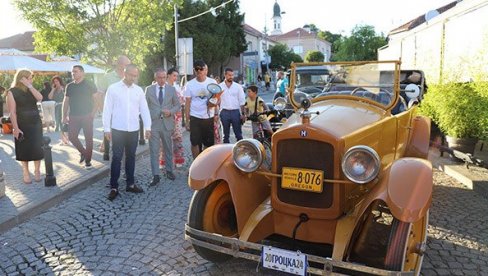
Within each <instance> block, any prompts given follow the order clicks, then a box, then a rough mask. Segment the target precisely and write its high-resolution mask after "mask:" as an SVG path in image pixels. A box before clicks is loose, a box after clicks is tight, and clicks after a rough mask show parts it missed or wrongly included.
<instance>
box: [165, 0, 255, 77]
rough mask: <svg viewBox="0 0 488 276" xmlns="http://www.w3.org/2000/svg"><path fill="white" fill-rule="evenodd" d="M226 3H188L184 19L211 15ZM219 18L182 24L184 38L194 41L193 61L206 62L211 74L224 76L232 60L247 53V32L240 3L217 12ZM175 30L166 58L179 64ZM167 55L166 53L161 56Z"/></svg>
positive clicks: (168, 37) (181, 12)
mask: <svg viewBox="0 0 488 276" xmlns="http://www.w3.org/2000/svg"><path fill="white" fill-rule="evenodd" d="M222 2H223V1H222V0H207V1H192V0H185V1H184V2H183V5H182V6H181V8H180V9H179V17H180V19H185V18H189V17H191V16H194V15H197V14H200V13H202V12H205V11H208V10H209V9H210V8H211V7H216V6H219V5H220V4H222ZM216 13H217V15H216V16H213V15H212V14H211V13H207V14H205V15H202V16H199V17H196V18H193V19H190V20H188V21H184V22H181V23H180V24H179V25H178V27H179V34H178V36H179V37H180V38H183V37H192V38H193V59H194V60H196V59H203V60H204V61H205V62H206V63H207V64H208V65H209V67H210V72H218V74H222V71H223V68H222V67H223V66H224V65H225V64H227V63H228V62H229V60H230V58H231V57H232V56H239V55H240V53H242V52H244V51H245V50H246V47H247V46H246V40H245V35H244V30H243V28H242V26H241V24H242V21H243V19H244V15H243V14H241V13H240V12H239V1H234V2H231V3H228V4H227V5H225V6H224V7H223V8H218V9H216ZM174 43H175V37H174V29H171V30H169V31H168V32H167V33H166V36H165V40H164V54H165V56H166V57H167V59H168V60H169V61H170V62H171V63H173V64H174V63H175V44H174ZM161 54H163V53H161Z"/></svg>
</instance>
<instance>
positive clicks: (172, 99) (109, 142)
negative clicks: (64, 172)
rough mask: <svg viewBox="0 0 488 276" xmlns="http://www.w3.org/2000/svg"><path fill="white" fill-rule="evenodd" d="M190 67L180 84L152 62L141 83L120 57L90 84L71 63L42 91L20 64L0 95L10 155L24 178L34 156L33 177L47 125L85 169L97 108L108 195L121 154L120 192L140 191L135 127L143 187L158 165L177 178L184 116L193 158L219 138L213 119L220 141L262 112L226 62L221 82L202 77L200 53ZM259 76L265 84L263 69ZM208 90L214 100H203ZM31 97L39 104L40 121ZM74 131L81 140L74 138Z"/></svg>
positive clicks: (157, 177)
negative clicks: (141, 149) (145, 169)
mask: <svg viewBox="0 0 488 276" xmlns="http://www.w3.org/2000/svg"><path fill="white" fill-rule="evenodd" d="M193 70H194V78H193V79H191V80H190V81H189V82H188V83H186V85H184V87H180V86H179V85H178V77H179V72H178V71H177V70H176V69H175V68H170V69H169V70H166V69H164V68H156V69H155V70H154V81H153V83H152V84H151V85H149V86H147V87H145V89H143V88H141V87H140V86H139V85H138V84H137V79H138V77H139V68H138V67H137V66H136V65H134V64H131V62H130V59H129V58H128V57H126V56H121V57H119V59H118V60H117V64H116V66H115V69H114V70H113V71H111V72H110V73H107V74H106V75H105V76H104V78H102V79H101V80H100V81H98V82H97V84H95V83H94V82H92V81H91V80H89V79H87V78H86V77H85V72H84V68H83V66H81V65H75V66H73V68H72V71H71V74H72V81H71V82H69V83H67V84H66V85H64V83H63V80H62V79H61V78H60V77H59V76H54V77H53V78H52V79H51V81H50V82H46V83H44V88H43V89H42V90H41V91H38V90H37V89H36V88H34V86H33V85H32V83H33V81H32V77H33V73H32V72H31V71H29V70H19V71H18V72H17V73H16V74H15V77H14V80H13V83H12V86H11V88H10V89H8V90H7V91H6V93H5V95H6V101H7V106H8V109H9V112H10V120H11V123H12V127H13V136H14V141H15V155H16V159H17V160H18V161H20V162H21V164H22V169H23V182H24V183H26V184H29V183H32V178H31V174H30V171H29V162H30V161H33V163H34V180H35V181H41V174H40V161H41V160H42V159H43V151H42V135H43V126H44V127H46V131H47V132H50V131H51V128H54V131H60V132H61V134H62V135H61V137H62V143H63V144H68V143H71V144H72V145H73V146H74V147H75V148H76V149H77V150H78V152H79V157H80V158H79V163H80V164H81V165H83V166H84V167H85V168H86V169H90V168H91V167H92V164H91V159H92V152H93V121H94V118H95V116H97V114H98V113H101V115H102V122H103V131H104V142H103V143H102V144H101V146H100V150H102V151H104V152H105V153H104V158H103V159H104V160H110V156H109V149H110V147H111V148H112V151H111V153H112V157H111V166H110V168H111V173H110V192H109V194H108V199H110V200H114V199H115V198H116V197H117V196H118V194H119V178H120V171H121V167H122V161H124V168H125V179H126V191H127V192H132V193H142V192H143V191H144V190H143V188H141V187H139V186H138V185H136V184H135V183H136V181H135V179H134V170H135V153H136V148H137V144H138V138H139V130H140V128H141V127H142V128H143V129H144V136H145V139H148V140H149V151H150V159H151V172H152V179H151V180H150V181H149V186H155V185H157V184H158V183H160V182H161V171H162V170H161V168H164V171H165V174H164V175H165V177H166V178H167V179H168V180H169V181H172V180H175V178H176V176H175V172H174V168H175V167H178V166H182V165H183V164H184V162H185V158H184V154H183V153H184V148H183V141H182V136H183V135H182V132H183V129H182V120H185V121H186V123H185V124H184V126H185V128H186V130H187V131H189V133H190V135H189V136H190V143H191V153H192V156H193V158H196V157H197V156H198V155H199V154H200V153H201V152H202V151H203V150H204V149H205V148H208V147H211V146H212V145H214V144H215V143H220V142H222V141H221V140H222V139H221V137H220V126H222V128H223V134H224V135H223V143H229V141H230V129H231V128H232V130H233V132H234V136H235V139H236V140H241V139H242V138H243V135H242V124H243V123H244V122H245V120H246V117H247V116H248V115H249V113H250V112H251V113H257V112H262V110H263V108H265V106H266V105H265V104H264V102H263V101H262V99H261V98H259V97H257V91H258V88H257V87H256V86H250V87H248V88H247V89H246V90H247V91H246V92H247V95H248V99H247V100H246V98H245V95H246V93H245V92H244V89H243V87H242V85H240V84H238V83H236V82H235V81H234V72H233V70H232V69H230V68H226V69H225V71H224V80H223V81H222V82H220V81H219V82H217V80H216V79H215V78H211V77H208V76H207V75H208V66H207V64H206V63H205V62H204V61H202V60H197V61H195V63H194V67H193ZM263 81H265V82H266V87H269V84H268V82H269V81H270V78H269V75H268V74H266V75H265V77H264V80H263ZM209 84H214V85H217V87H220V89H218V90H220V92H218V93H215V92H210V91H209V89H208V86H209ZM212 97H214V98H215V99H216V100H215V101H210V100H209V99H210V98H212ZM38 102H41V106H42V114H43V115H42V120H41V116H40V114H39V110H38V106H37V103H38ZM182 106H183V107H184V108H183V109H184V112H182ZM2 114H3V111H2ZM141 122H142V123H141ZM262 122H263V123H264V124H263V125H265V129H266V130H267V129H268V128H269V130H270V131H271V128H270V127H268V126H267V125H266V124H265V120H264V119H263V120H262ZM254 128H255V127H254V126H253V131H254ZM81 130H83V135H84V141H85V143H84V144H82V143H81V141H80V139H79V138H78V137H79V135H80V131H81ZM66 133H67V134H66ZM122 159H124V160H122Z"/></svg>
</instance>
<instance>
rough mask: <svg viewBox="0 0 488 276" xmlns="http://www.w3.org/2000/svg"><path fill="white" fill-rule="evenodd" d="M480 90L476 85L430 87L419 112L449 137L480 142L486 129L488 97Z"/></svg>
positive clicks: (487, 127)
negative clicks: (476, 139)
mask: <svg viewBox="0 0 488 276" xmlns="http://www.w3.org/2000/svg"><path fill="white" fill-rule="evenodd" d="M477 85H478V86H477ZM480 87H481V86H480V85H479V84H477V83H452V82H451V83H445V84H436V85H432V86H431V87H429V90H428V93H427V94H426V95H425V97H424V100H423V101H422V104H421V107H420V112H421V113H422V114H424V115H426V116H428V117H430V118H431V119H432V121H434V122H435V123H436V124H437V125H438V126H439V128H440V129H441V130H442V132H444V134H446V135H448V136H452V137H456V138H480V139H483V138H484V136H485V134H486V133H487V131H486V130H488V120H487V118H486V117H487V116H488V97H484V96H483V95H482V94H481V93H480V90H479V88H480Z"/></svg>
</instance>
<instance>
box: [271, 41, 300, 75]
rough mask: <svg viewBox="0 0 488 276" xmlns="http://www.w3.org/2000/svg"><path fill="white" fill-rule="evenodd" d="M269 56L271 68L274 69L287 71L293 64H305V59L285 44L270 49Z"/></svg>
mask: <svg viewBox="0 0 488 276" xmlns="http://www.w3.org/2000/svg"><path fill="white" fill-rule="evenodd" d="M268 54H269V56H270V57H271V64H270V67H271V68H274V69H286V68H289V67H290V64H291V63H292V62H303V59H302V58H301V57H300V56H299V55H297V54H295V53H294V52H293V51H292V50H290V49H288V46H286V45H285V44H276V45H274V46H272V47H270V48H269V50H268Z"/></svg>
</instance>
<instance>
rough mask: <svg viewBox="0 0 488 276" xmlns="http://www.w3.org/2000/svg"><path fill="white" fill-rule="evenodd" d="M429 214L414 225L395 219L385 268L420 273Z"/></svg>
mask: <svg viewBox="0 0 488 276" xmlns="http://www.w3.org/2000/svg"><path fill="white" fill-rule="evenodd" d="M428 219H429V213H428V212H427V214H426V215H425V216H424V217H423V218H421V219H419V220H418V221H417V222H414V223H407V222H403V221H399V220H397V219H395V220H394V221H393V224H392V229H391V232H390V238H389V243H388V244H389V247H388V250H387V252H386V257H385V268H386V269H389V270H394V271H416V274H418V273H419V272H420V268H421V265H422V260H423V251H424V250H425V242H426V237H427V226H428Z"/></svg>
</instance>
